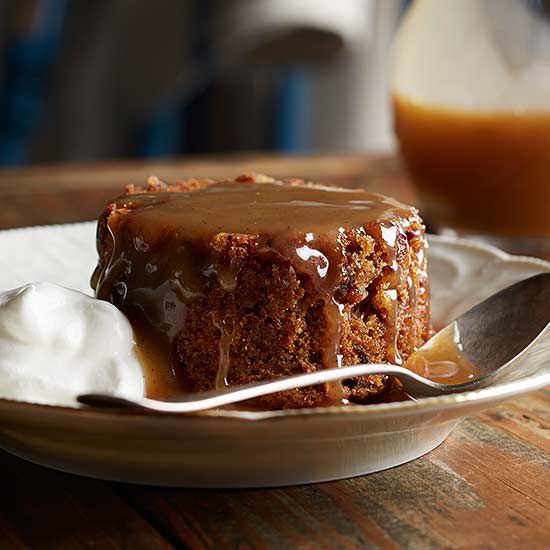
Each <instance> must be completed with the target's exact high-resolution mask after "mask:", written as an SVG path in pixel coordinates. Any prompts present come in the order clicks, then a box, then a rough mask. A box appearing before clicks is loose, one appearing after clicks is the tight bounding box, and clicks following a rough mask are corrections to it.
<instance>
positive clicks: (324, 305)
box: [92, 175, 430, 409]
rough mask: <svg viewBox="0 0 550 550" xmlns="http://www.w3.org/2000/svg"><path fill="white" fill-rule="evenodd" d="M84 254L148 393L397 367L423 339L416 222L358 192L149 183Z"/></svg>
mask: <svg viewBox="0 0 550 550" xmlns="http://www.w3.org/2000/svg"><path fill="white" fill-rule="evenodd" d="M97 247H98V252H99V262H98V266H97V268H96V270H95V273H94V275H93V278H92V286H93V287H94V289H95V291H96V296H97V297H98V298H100V299H103V300H107V301H109V302H112V303H113V304H114V305H115V306H117V307H118V308H119V309H120V310H122V311H123V312H124V313H125V314H126V315H127V316H128V318H129V319H130V322H131V323H132V326H133V329H134V333H135V338H136V344H137V347H138V351H139V354H140V356H141V359H142V363H143V365H144V371H145V377H146V381H147V395H148V396H149V397H153V398H160V399H164V398H170V397H171V396H174V395H176V394H178V393H181V392H197V391H206V390H211V389H216V388H217V389H222V388H225V387H227V386H233V385H238V384H245V383H249V382H255V381H260V380H265V379H268V378H274V377H278V376H288V375H292V374H299V373H305V372H313V371H316V370H320V369H325V368H332V367H337V366H340V365H350V364H355V363H366V362H377V363H379V362H390V363H394V364H402V363H403V362H404V361H405V360H406V359H407V357H408V356H409V355H410V354H411V353H412V352H413V351H414V350H415V349H417V348H418V347H420V346H421V345H422V344H423V343H424V342H425V341H426V340H427V339H428V337H429V335H430V323H429V291H428V279H427V274H426V254H425V253H426V247H427V245H426V241H425V237H424V227H423V225H422V220H421V219H420V217H419V216H418V213H417V211H416V210H415V209H414V208H412V207H409V206H405V205H402V204H400V203H398V202H397V201H394V200H393V199H390V198H388V197H384V196H382V195H378V194H372V193H368V192H366V191H364V190H362V189H342V188H337V187H330V186H322V185H316V184H311V183H306V182H303V181H301V180H282V181H276V180H274V179H272V178H269V177H267V176H258V175H256V176H252V175H244V176H241V177H239V178H237V179H236V180H234V181H221V182H214V181H210V180H187V181H182V182H177V183H175V184H172V185H166V184H164V183H162V182H160V181H159V180H158V179H156V178H150V180H149V185H148V187H147V188H139V187H134V186H129V187H128V188H127V190H126V193H125V194H124V195H122V196H121V197H119V198H117V199H115V200H114V201H113V202H112V203H111V204H109V205H108V206H107V208H106V210H105V212H104V213H103V215H102V216H101V218H100V220H99V224H98V233H97ZM390 387H391V381H390V380H389V379H388V378H387V377H385V376H382V375H375V376H365V377H361V378H357V379H353V380H344V381H343V382H337V383H334V382H333V383H330V384H325V385H320V386H315V387H311V388H303V389H295V390H292V391H287V392H282V393H279V394H275V395H270V396H265V397H262V398H258V399H257V400H255V401H254V403H252V404H251V405H252V406H255V407H261V408H269V409H273V408H292V407H312V406H321V405H329V404H340V403H346V402H355V403H368V402H372V401H373V400H377V399H380V397H381V396H382V395H383V394H384V393H385V392H387V391H388V390H389V389H390Z"/></svg>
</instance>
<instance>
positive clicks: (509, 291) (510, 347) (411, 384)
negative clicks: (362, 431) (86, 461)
mask: <svg viewBox="0 0 550 550" xmlns="http://www.w3.org/2000/svg"><path fill="white" fill-rule="evenodd" d="M549 323H550V273H541V274H539V275H535V276H534V277H531V278H529V279H525V280H523V281H520V282H518V283H516V284H514V285H512V286H509V287H507V288H505V289H504V290H501V291H500V292H497V293H496V294H494V295H493V296H491V297H490V298H487V299H486V300H485V301H483V302H481V303H480V304H478V305H477V306H475V307H473V308H472V309H470V310H469V311H467V312H466V313H464V314H463V315H461V316H460V317H459V318H458V319H456V320H455V321H453V322H452V323H450V324H449V325H447V327H445V328H444V329H443V330H441V331H439V332H438V333H437V334H436V335H435V336H434V337H433V338H431V339H430V341H429V344H430V346H433V345H434V343H435V344H437V342H438V339H443V338H448V334H449V331H450V330H452V331H453V332H454V333H455V334H457V331H458V334H459V335H460V343H461V353H462V354H463V356H464V357H466V359H468V360H469V361H470V362H471V363H472V364H473V365H475V366H476V367H477V368H478V369H479V373H480V376H479V377H478V378H476V379H475V380H470V381H468V382H465V383H461V384H439V383H436V382H433V381H431V380H428V379H427V378H424V377H422V376H419V375H418V374H416V373H414V372H412V371H410V370H408V369H406V368H404V367H398V366H395V365H388V364H380V365H353V366H350V367H341V368H335V369H326V370H322V371H318V372H312V373H309V374H299V375H296V376H289V377H287V378H278V379H275V380H267V381H265V382H260V383H253V384H246V385H243V386H236V387H234V388H229V389H227V390H223V391H211V392H205V393H190V394H186V395H183V396H182V397H181V399H180V400H178V401H177V402H173V401H157V400H153V399H147V398H142V399H127V398H124V397H117V396H115V395H108V394H94V393H90V394H84V395H79V396H78V398H77V399H78V401H79V402H80V403H82V404H84V405H90V406H94V407H101V408H121V407H132V408H140V409H147V410H152V411H160V412H173V413H189V412H196V411H203V410H207V409H212V408H216V407H221V406H223V405H230V404H232V403H237V402H239V401H245V400H246V399H251V398H253V397H259V396H262V395H269V394H272V393H276V392H280V391H285V390H290V389H293V388H303V387H306V386H313V385H316V384H323V383H326V382H331V381H335V380H343V379H347V378H354V377H356V376H365V375H369V374H389V375H392V376H395V377H397V378H398V379H399V380H400V381H401V383H402V384H403V388H404V390H405V391H406V392H407V393H408V394H409V395H411V396H413V397H429V396H436V395H443V394H449V393H456V392H464V391H469V390H473V389H476V388H479V387H481V386H483V385H485V384H486V383H487V382H489V381H490V380H491V378H493V377H494V376H495V375H496V373H497V372H499V371H501V370H502V369H504V368H505V367H506V366H507V365H509V364H510V363H511V362H512V361H513V360H514V359H516V358H517V357H519V356H520V355H521V354H523V353H524V352H525V351H526V350H527V349H528V348H529V347H530V346H531V345H532V344H533V343H534V342H535V341H536V340H537V338H538V337H539V336H540V335H541V334H542V332H543V331H544V329H545V328H546V327H547V326H548V325H549ZM426 346H427V345H425V346H423V347H422V348H420V350H419V351H418V352H417V353H422V350H423V349H424V348H425V347H426Z"/></svg>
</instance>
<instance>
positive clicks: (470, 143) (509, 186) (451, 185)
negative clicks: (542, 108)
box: [393, 96, 550, 237]
mask: <svg viewBox="0 0 550 550" xmlns="http://www.w3.org/2000/svg"><path fill="white" fill-rule="evenodd" d="M393 107H394V116H395V131H396V134H397V137H398V139H399V143H400V146H401V152H402V154H403V157H404V160H405V164H406V166H407V169H408V171H409V172H410V174H411V176H412V179H413V181H414V184H415V186H416V187H417V189H418V190H419V192H420V198H421V201H422V211H423V213H424V216H425V218H426V220H427V221H428V222H429V223H431V224H433V225H434V227H436V228H445V227H447V228H451V229H457V230H459V231H462V232H466V233H489V234H493V235H502V236H515V237H522V236H525V237H537V236H538V237H550V110H549V111H546V112H511V111H502V112H499V111H496V112H483V111H479V112H477V111H466V110H459V109H450V108H443V107H434V106H429V105H422V104H418V103H415V102H413V101H410V100H408V99H404V98H401V97H399V96H394V98H393Z"/></svg>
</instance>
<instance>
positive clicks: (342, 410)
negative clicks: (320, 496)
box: [0, 221, 550, 422]
mask: <svg viewBox="0 0 550 550" xmlns="http://www.w3.org/2000/svg"><path fill="white" fill-rule="evenodd" d="M95 224H96V222H95V221H86V222H75V223H63V224H52V225H36V226H26V227H17V228H12V229H4V230H1V231H0V236H1V235H2V234H5V233H14V232H27V231H32V230H42V229H46V230H52V229H53V230H56V231H59V230H64V229H69V228H71V227H75V226H84V225H87V226H90V228H92V226H93V225H95ZM427 239H428V244H430V242H434V243H438V244H443V245H449V246H458V247H460V248H465V249H470V250H477V251H481V252H484V253H485V254H487V255H488V256H491V257H492V258H493V259H495V260H500V261H502V262H513V263H518V262H519V263H521V264H525V265H531V266H533V267H540V268H541V270H544V271H550V262H548V261H546V260H543V259H540V258H533V257H530V256H523V255H514V254H508V253H507V252H504V251H503V250H501V249H499V248H497V247H495V246H493V245H490V244H486V243H482V242H478V241H473V240H469V239H463V238H460V237H456V236H454V235H434V234H427ZM548 384H550V372H549V373H545V374H538V375H537V374H534V375H531V376H529V377H527V378H525V379H523V380H513V381H510V382H504V383H501V384H499V385H497V386H492V387H491V386H490V387H485V388H480V389H477V390H472V391H469V392H464V393H455V394H449V395H442V396H437V397H427V398H421V399H418V400H415V401H401V402H394V403H375V404H370V405H367V406H361V405H358V406H349V405H347V406H330V407H312V408H302V409H284V410H274V411H246V410H223V409H222V410H214V411H203V412H199V413H192V414H179V413H160V412H159V413H153V414H151V413H148V412H143V411H124V412H122V411H116V412H114V411H109V410H101V409H92V408H84V407H82V408H79V407H69V406H62V405H51V404H46V403H31V402H26V401H19V400H16V399H8V398H2V397H0V414H2V413H3V412H4V411H6V410H9V409H13V407H15V408H17V409H19V410H21V412H23V410H24V411H29V412H30V411H31V410H32V409H34V410H36V411H40V410H42V411H44V412H47V411H48V412H58V413H69V414H72V415H85V416H90V415H92V416H94V417H96V416H97V415H99V416H101V417H107V416H121V415H123V416H125V417H137V418H143V417H148V418H151V417H153V416H156V417H158V418H163V417H169V418H177V417H178V416H179V417H185V418H188V417H191V416H192V417H194V418H196V419H199V418H200V419H202V420H206V419H211V420H213V419H215V420H222V419H228V420H242V421H245V422H249V421H254V422H257V421H264V420H275V419H282V418H296V417H301V418H304V417H318V416H326V415H330V416H334V415H344V416H348V415H350V414H351V415H357V414H359V415H368V416H369V417H370V418H374V417H376V418H383V417H384V418H388V417H397V416H413V415H416V414H421V413H428V412H433V411H436V410H441V409H445V410H449V409H454V408H460V407H463V406H465V405H467V404H472V405H474V404H479V405H486V404H488V403H491V402H494V401H502V400H503V399H506V398H508V397H511V396H513V395H521V394H523V393H527V392H530V391H535V390H537V389H541V388H543V387H544V386H546V385H548Z"/></svg>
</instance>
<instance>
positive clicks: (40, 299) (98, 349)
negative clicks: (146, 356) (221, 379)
mask: <svg viewBox="0 0 550 550" xmlns="http://www.w3.org/2000/svg"><path fill="white" fill-rule="evenodd" d="M144 389H145V383H144V378H143V374H142V370H141V366H140V363H139V361H138V358H137V356H136V354H135V351H134V337H133V333H132V327H131V326H130V323H129V321H128V319H127V318H126V317H125V316H124V315H123V314H122V313H121V312H120V311H119V310H118V309H116V308H115V307H114V306H113V305H111V304H109V303H107V302H104V301H101V300H96V299H95V298H92V297H90V296H87V295H86V294H83V293H81V292H77V291H75V290H69V289H66V288H63V287H60V286H57V285H53V284H50V283H33V284H28V285H25V286H22V287H20V288H17V289H15V290H9V291H7V292H0V397H4V398H9V399H16V400H20V401H29V402H34V403H47V404H52V405H72V406H76V405H77V403H76V400H75V398H76V396H77V395H78V394H81V393H91V392H105V393H116V394H117V395H122V396H126V397H142V396H143V394H144Z"/></svg>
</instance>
